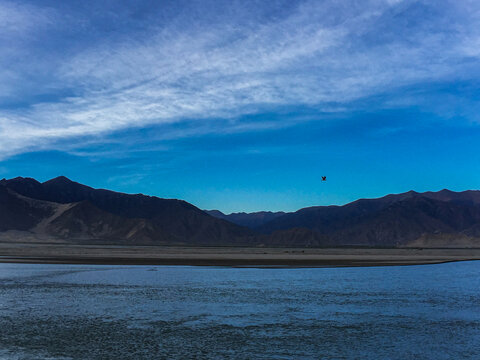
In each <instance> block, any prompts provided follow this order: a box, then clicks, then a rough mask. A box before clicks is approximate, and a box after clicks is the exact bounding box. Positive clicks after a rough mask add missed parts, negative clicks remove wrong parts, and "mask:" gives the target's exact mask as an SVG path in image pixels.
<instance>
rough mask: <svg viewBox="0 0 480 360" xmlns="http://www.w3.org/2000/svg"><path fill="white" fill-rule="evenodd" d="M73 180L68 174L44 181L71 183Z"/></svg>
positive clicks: (48, 182) (46, 182) (49, 182)
mask: <svg viewBox="0 0 480 360" xmlns="http://www.w3.org/2000/svg"><path fill="white" fill-rule="evenodd" d="M73 182H74V181H72V180H70V179H69V178H67V177H66V176H63V175H61V176H57V177H56V178H53V179H50V180H47V181H45V182H43V184H71V183H73Z"/></svg>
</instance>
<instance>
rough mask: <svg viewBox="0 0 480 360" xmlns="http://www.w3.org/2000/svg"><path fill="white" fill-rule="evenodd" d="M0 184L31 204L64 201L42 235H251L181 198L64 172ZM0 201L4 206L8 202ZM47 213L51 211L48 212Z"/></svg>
mask: <svg viewBox="0 0 480 360" xmlns="http://www.w3.org/2000/svg"><path fill="white" fill-rule="evenodd" d="M0 185H3V186H0V187H1V188H2V189H3V190H4V192H5V191H9V192H10V193H16V194H18V196H22V197H25V198H29V199H32V200H35V201H36V202H37V203H54V204H64V205H67V204H70V205H69V206H67V207H65V206H63V207H59V206H57V208H59V209H61V213H58V214H55V216H54V218H52V219H51V221H50V222H49V224H48V225H44V226H42V231H44V232H46V233H47V234H49V235H54V236H58V237H62V238H67V239H103V240H118V241H120V242H129V243H142V244H143V243H146V244H152V243H157V244H161V243H165V244H166V243H169V244H197V245H209V244H219V243H225V244H230V245H235V244H237V243H242V242H245V241H247V240H246V239H247V238H248V237H249V236H251V235H252V233H251V231H250V230H248V229H245V228H242V227H240V226H238V225H235V224H232V223H230V222H227V221H225V220H222V219H217V218H214V217H212V216H210V215H208V214H206V213H205V212H204V211H202V210H200V209H198V208H196V207H195V206H193V205H191V204H189V203H187V202H185V201H181V200H174V199H161V198H157V197H152V196H145V195H141V194H137V195H129V194H122V193H117V192H114V191H109V190H103V189H93V188H91V187H88V186H85V185H82V184H79V183H76V182H73V181H71V180H69V179H67V178H65V177H58V178H55V179H52V180H49V181H46V182H44V183H40V182H38V181H36V180H34V179H30V178H15V179H11V180H2V181H1V182H0ZM4 206H5V207H9V205H8V204H7V205H4ZM17 207H19V206H17ZM52 211H53V210H52ZM47 215H48V216H53V214H51V213H48V214H46V215H45V216H47ZM35 219H36V220H38V219H39V217H36V218H35ZM32 223H35V221H33V220H32V221H30V222H29V223H28V224H26V225H24V226H23V227H22V230H24V229H27V228H29V226H30V225H32ZM16 230H19V229H16Z"/></svg>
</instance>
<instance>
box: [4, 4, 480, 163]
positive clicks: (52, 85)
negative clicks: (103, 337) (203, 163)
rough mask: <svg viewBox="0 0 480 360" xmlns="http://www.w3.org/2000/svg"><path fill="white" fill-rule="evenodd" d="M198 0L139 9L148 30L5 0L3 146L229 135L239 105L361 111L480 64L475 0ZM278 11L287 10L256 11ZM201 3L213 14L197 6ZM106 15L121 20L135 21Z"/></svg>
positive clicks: (246, 110)
mask: <svg viewBox="0 0 480 360" xmlns="http://www.w3.org/2000/svg"><path fill="white" fill-rule="evenodd" d="M193 4H194V5H193V6H192V7H193V10H192V9H190V10H189V12H188V13H187V12H185V13H184V12H182V8H179V9H178V10H179V15H177V16H176V17H174V18H173V19H171V20H169V21H161V22H159V21H152V20H151V19H150V20H148V21H147V20H141V22H142V21H143V23H145V24H147V25H148V26H147V25H146V26H145V28H142V30H141V31H138V30H137V29H136V28H132V29H131V31H128V30H129V29H128V28H127V29H122V31H115V32H114V35H112V36H106V35H108V33H105V30H104V29H103V30H102V29H100V30H99V29H98V28H97V27H95V25H94V20H95V19H89V18H88V17H86V15H85V14H83V15H82V14H81V13H77V12H75V11H78V10H75V11H74V10H73V9H68V8H61V9H60V8H57V9H55V8H50V9H42V8H39V9H37V8H35V6H34V5H28V6H27V5H25V6H24V7H18V6H13V5H12V3H7V2H0V10H1V13H2V14H3V15H2V18H5V19H10V20H9V21H8V22H5V23H4V24H6V25H3V26H2V27H0V31H1V32H2V34H1V36H0V41H1V42H2V46H4V47H7V49H8V50H9V51H8V54H3V55H2V56H1V57H0V64H1V65H2V68H3V69H9V70H2V71H1V72H0V83H2V84H3V85H2V86H1V87H0V91H1V94H2V95H1V96H0V99H1V100H2V101H1V102H0V136H1V138H2V141H1V142H0V151H1V152H2V153H3V154H4V156H9V155H13V154H16V153H20V152H24V151H28V150H34V149H38V148H48V147H49V146H50V145H51V144H52V143H54V142H55V141H57V140H59V139H75V138H77V137H80V136H81V137H85V136H95V135H99V134H108V133H111V132H114V131H117V130H121V129H126V128H130V127H142V126H147V125H158V124H160V125H161V124H164V125H168V124H173V123H182V122H184V121H189V123H191V122H192V121H197V122H198V124H199V126H198V128H199V129H200V131H203V130H201V129H204V128H205V123H208V122H209V121H211V120H212V119H214V120H215V126H216V129H217V130H216V131H218V132H220V133H221V132H222V131H225V128H229V127H230V128H232V129H240V131H241V129H244V128H245V127H247V128H248V129H255V124H248V125H245V126H242V124H239V123H238V122H239V121H240V120H239V119H240V117H241V116H242V115H246V114H255V113H259V112H262V111H275V109H279V108H283V107H288V106H308V107H315V108H317V109H318V110H319V111H322V110H327V111H338V112H343V111H345V109H346V108H347V109H350V110H352V107H353V110H355V108H354V106H355V105H354V104H356V103H357V102H358V101H359V100H361V99H366V98H369V97H371V96H376V95H379V94H383V93H385V92H392V91H394V90H395V89H401V88H402V87H406V86H415V85H418V86H422V85H424V84H428V83H437V82H448V81H455V80H472V79H476V78H477V77H478V75H479V74H480V68H479V66H478V60H479V59H478V58H479V57H480V53H479V52H478V46H477V45H478V43H479V42H480V30H478V29H480V27H479V26H478V25H479V23H480V22H479V20H480V5H478V4H477V3H476V2H473V1H460V2H454V3H452V2H448V1H437V2H416V1H408V0H406V1H380V0H375V1H373V0H372V1H365V2H362V4H361V5H359V4H358V3H357V2H354V1H351V2H350V1H346V2H341V4H338V2H334V1H324V2H317V1H312V2H309V1H305V2H299V3H296V4H295V6H293V7H291V8H289V10H288V11H286V12H282V11H280V10H281V9H282V7H283V6H284V4H281V3H273V5H271V6H272V7H273V8H274V9H268V8H267V9H265V8H263V7H262V8H259V7H260V6H261V5H259V4H258V3H248V2H246V3H243V4H244V5H240V4H239V3H235V2H232V3H229V5H224V6H225V7H226V8H227V9H228V11H229V13H230V15H233V18H229V19H228V20H227V19H226V18H225V17H223V16H222V15H221V14H220V13H217V10H218V9H216V8H215V7H208V6H207V7H202V5H201V4H200V3H193ZM203 6H204V5H203ZM262 6H265V5H262ZM269 10H279V11H278V14H277V15H276V16H271V17H266V16H265V15H258V14H259V13H260V14H266V13H268V11H269ZM158 11H159V14H161V13H162V11H163V9H158ZM202 11H209V12H211V13H212V14H207V15H211V19H214V20H215V22H213V21H212V22H209V21H207V20H208V19H210V17H209V16H207V15H203V16H200V17H198V13H200V14H202ZM222 11H225V9H223V10H222ZM37 12H38V14H40V15H41V16H38V17H37V16H35V17H32V14H36V13H37ZM427 14H433V15H427ZM65 18H68V19H74V20H73V25H74V26H77V27H78V29H75V31H73V30H71V29H70V28H68V26H69V24H68V22H66V21H65V20H59V19H65ZM206 19H207V20H206ZM108 21H109V22H110V23H111V26H112V27H113V28H115V26H116V27H118V26H120V25H121V24H122V23H123V22H124V21H125V19H124V18H115V19H113V20H112V19H109V20H108ZM70 25H71V24H70ZM67 28H68V29H70V30H68V31H67V36H64V37H61V36H60V35H58V34H59V32H61V31H63V30H65V29H67ZM69 31H70V32H69ZM92 33H93V34H94V35H91V34H92ZM12 38H14V39H15V41H12V40H11V39H12ZM72 39H73V40H72ZM18 58H21V60H20V61H18ZM400 97H401V96H400ZM420 101H421V100H419V102H420ZM377 106H380V107H381V106H388V104H377ZM218 119H225V121H224V122H220V125H219V122H218ZM278 126H282V124H278ZM258 127H259V128H262V127H265V122H262V121H259V122H258ZM212 131H215V130H212ZM191 132H192V129H191V128H189V129H188V132H187V134H191ZM178 136H182V134H181V133H179V134H178Z"/></svg>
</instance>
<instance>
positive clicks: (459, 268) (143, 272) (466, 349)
mask: <svg viewBox="0 0 480 360" xmlns="http://www.w3.org/2000/svg"><path fill="white" fill-rule="evenodd" d="M0 359H116V360H121V359H402V360H403V359H436V360H437V359H480V261H478V262H473V261H472V262H458V263H449V264H439V265H423V266H398V267H397V266H392V267H370V268H320V269H308V268H301V269H256V268H209V267H188V266H97V265H32V264H0Z"/></svg>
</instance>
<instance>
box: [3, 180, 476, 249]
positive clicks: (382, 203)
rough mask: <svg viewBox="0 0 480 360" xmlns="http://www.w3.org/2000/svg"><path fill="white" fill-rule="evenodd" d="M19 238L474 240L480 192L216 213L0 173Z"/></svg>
mask: <svg viewBox="0 0 480 360" xmlns="http://www.w3.org/2000/svg"><path fill="white" fill-rule="evenodd" d="M211 215H213V216H211ZM227 220H228V221H227ZM238 224H241V225H244V226H245V227H244V226H240V225H238ZM247 227H249V228H250V229H248V228H247ZM252 229H254V230H252ZM19 238H21V239H26V238H29V239H34V240H32V241H50V240H52V241H53V240H54V241H67V242H82V243H98V242H102V243H111V244H136V245H153V244H156V245H160V244H165V245H174V244H176V245H182V244H183V245H205V246H222V245H252V246H290V247H308V246H310V247H315V246H386V247H390V246H418V247H435V246H442V247H443V246H448V247H455V246H459V247H472V246H475V247H478V246H480V191H464V192H453V191H449V190H442V191H439V192H425V193H417V192H414V191H409V192H406V193H402V194H393V195H387V196H384V197H382V198H378V199H360V200H357V201H354V202H352V203H349V204H346V205H343V206H316V207H310V208H305V209H301V210H298V211H296V212H294V213H270V212H259V213H252V214H246V213H236V214H230V215H225V214H223V213H221V212H219V211H209V212H208V213H207V212H204V211H202V210H200V209H198V208H196V207H195V206H193V205H191V204H189V203H187V202H185V201H181V200H174V199H161V198H157V197H153V196H146V195H142V194H136V195H129V194H122V193H117V192H114V191H109V190H103V189H94V188H91V187H89V186H85V185H82V184H79V183H76V182H73V181H71V180H69V179H67V178H65V177H58V178H55V179H52V180H49V181H46V182H44V183H40V182H38V181H36V180H35V179H30V178H20V177H19V178H15V179H10V180H5V179H4V180H1V181H0V241H7V240H5V239H9V240H8V241H18V239H19ZM2 239H3V240H2ZM12 239H13V240H12Z"/></svg>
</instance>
